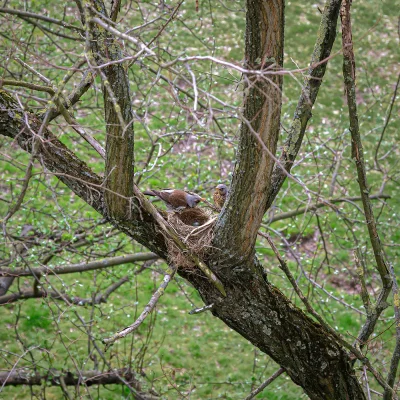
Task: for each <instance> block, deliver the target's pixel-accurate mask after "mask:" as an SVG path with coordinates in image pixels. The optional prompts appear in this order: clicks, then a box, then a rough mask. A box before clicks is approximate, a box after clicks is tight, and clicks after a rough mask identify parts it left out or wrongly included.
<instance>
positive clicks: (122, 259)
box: [0, 253, 159, 277]
mask: <svg viewBox="0 0 400 400" xmlns="http://www.w3.org/2000/svg"><path fill="white" fill-rule="evenodd" d="M158 258H159V256H158V255H157V254H154V253H135V254H128V255H124V256H119V257H113V258H105V259H103V260H96V261H92V262H89V263H79V264H70V265H61V266H59V267H40V268H32V269H30V270H26V269H23V268H16V269H0V277H17V276H41V275H62V274H73V273H76V272H85V271H94V270H98V269H103V268H109V267H113V266H116V265H121V264H128V263H135V262H138V261H148V260H157V259H158Z"/></svg>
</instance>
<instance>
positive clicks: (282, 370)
mask: <svg viewBox="0 0 400 400" xmlns="http://www.w3.org/2000/svg"><path fill="white" fill-rule="evenodd" d="M284 372H285V369H284V368H279V369H278V371H276V372H275V373H273V374H272V375H271V376H270V377H269V378H268V379H266V380H265V381H264V382H263V383H262V384H261V385H260V386H259V387H258V388H257V389H255V390H253V391H252V392H251V393H250V394H249V395H248V396H247V397H246V398H245V399H244V400H251V399H254V397H256V396H257V395H258V393H261V392H262V391H263V390H264V389H265V388H266V387H267V386H268V385H269V384H271V383H272V382H273V381H274V380H275V379H276V378H278V377H279V376H281V375H282V374H283V373H284Z"/></svg>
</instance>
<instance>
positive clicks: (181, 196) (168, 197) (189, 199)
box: [143, 189, 205, 212]
mask: <svg viewBox="0 0 400 400" xmlns="http://www.w3.org/2000/svg"><path fill="white" fill-rule="evenodd" d="M143 193H144V194H146V195H148V196H156V197H158V198H159V199H160V200H162V201H163V202H164V203H165V205H166V206H167V210H168V211H171V212H181V211H183V210H185V209H187V208H194V207H196V206H197V205H198V204H199V203H200V202H201V201H204V200H205V199H204V198H202V197H200V196H199V195H198V194H196V193H188V192H185V191H184V190H179V189H162V190H145V191H144V192H143Z"/></svg>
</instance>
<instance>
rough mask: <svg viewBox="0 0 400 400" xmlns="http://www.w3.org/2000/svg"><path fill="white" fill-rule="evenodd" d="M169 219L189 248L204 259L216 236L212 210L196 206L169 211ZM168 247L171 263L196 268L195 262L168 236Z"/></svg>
mask: <svg viewBox="0 0 400 400" xmlns="http://www.w3.org/2000/svg"><path fill="white" fill-rule="evenodd" d="M167 219H168V222H169V224H170V225H171V226H172V227H173V228H174V230H175V232H176V233H177V234H178V236H179V238H180V239H181V240H182V242H183V243H184V244H185V245H186V246H187V247H188V249H189V250H190V251H191V252H192V253H194V254H196V255H197V256H198V257H199V258H200V259H202V260H203V259H204V256H205V254H206V253H207V251H208V250H209V248H210V244H211V241H212V239H213V236H214V233H213V229H214V225H215V220H216V218H215V214H213V213H212V212H211V211H210V210H207V209H204V208H200V207H196V208H189V209H185V210H183V211H182V212H181V213H168V218H167ZM167 247H168V254H169V259H170V261H171V263H173V264H175V265H176V266H178V267H179V268H185V269H193V268H195V264H194V263H193V262H192V261H191V260H190V259H189V258H188V257H187V256H186V255H185V253H183V252H182V250H180V249H179V248H178V247H177V246H176V244H175V243H174V241H173V240H172V239H169V238H167Z"/></svg>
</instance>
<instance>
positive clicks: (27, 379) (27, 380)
mask: <svg viewBox="0 0 400 400" xmlns="http://www.w3.org/2000/svg"><path fill="white" fill-rule="evenodd" d="M118 376H122V377H124V378H125V379H126V380H127V381H128V382H130V383H131V384H134V385H135V386H137V388H138V389H139V388H140V386H139V383H138V382H137V380H136V379H135V377H134V375H133V373H132V372H131V371H127V370H120V371H118V372H117V373H116V372H111V371H110V372H103V371H80V373H79V375H77V374H76V373H72V372H64V371H51V372H50V371H49V373H47V374H40V373H37V372H33V371H28V370H24V371H8V372H0V385H4V386H18V385H29V386H38V385H39V386H40V385H42V384H43V381H45V382H46V383H47V384H48V385H51V386H60V377H63V378H64V382H65V384H66V385H67V386H76V385H87V386H91V385H113V384H121V381H120V379H119V378H118ZM83 377H84V378H83Z"/></svg>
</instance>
